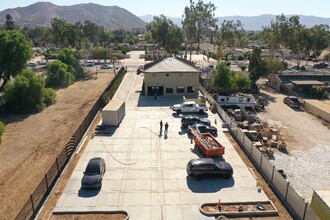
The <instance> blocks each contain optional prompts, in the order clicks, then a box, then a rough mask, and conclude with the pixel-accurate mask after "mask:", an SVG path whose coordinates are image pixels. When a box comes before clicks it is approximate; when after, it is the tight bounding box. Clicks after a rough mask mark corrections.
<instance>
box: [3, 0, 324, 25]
mask: <svg viewBox="0 0 330 220" xmlns="http://www.w3.org/2000/svg"><path fill="white" fill-rule="evenodd" d="M7 14H10V15H11V16H12V17H13V21H14V22H15V24H18V25H21V26H51V19H52V18H60V19H64V20H66V21H67V22H69V23H72V24H74V23H76V22H79V21H80V22H81V23H83V22H84V21H86V20H89V21H91V22H93V23H95V24H97V25H101V26H104V27H105V28H106V29H110V30H111V29H126V30H127V29H132V28H145V25H146V24H147V23H149V22H151V21H152V20H153V17H154V15H151V14H147V15H143V16H140V17H138V16H136V15H134V14H133V13H131V12H129V11H128V10H126V9H124V8H121V7H118V6H102V5H99V4H94V3H83V4H76V5H71V6H58V5H55V4H53V3H50V2H37V3H34V4H32V5H29V6H26V7H17V8H10V9H6V10H3V11H0V24H4V23H5V16H6V15H7ZM165 16H166V15H165ZM286 16H287V17H290V16H292V15H286ZM298 16H299V18H300V23H301V24H303V25H305V26H306V27H312V26H314V25H317V24H326V25H329V26H330V18H323V17H317V16H313V15H298ZM166 17H167V18H169V19H170V20H172V21H173V23H174V24H176V25H177V26H179V27H181V26H182V24H181V20H182V18H181V17H170V16H166ZM1 18H2V19H1ZM275 19H276V15H271V14H262V15H258V16H239V15H235V16H223V17H218V22H217V25H218V26H221V23H222V22H223V21H224V20H234V21H236V20H240V21H241V23H242V24H243V28H244V29H245V30H247V31H250V30H251V31H258V30H261V28H262V27H264V26H268V25H270V22H271V21H272V20H275Z"/></svg>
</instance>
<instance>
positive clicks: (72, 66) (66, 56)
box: [57, 48, 84, 79]
mask: <svg viewBox="0 0 330 220" xmlns="http://www.w3.org/2000/svg"><path fill="white" fill-rule="evenodd" d="M57 59H58V60H59V61H61V62H62V63H65V64H66V65H68V71H70V72H72V73H73V75H74V77H75V79H79V78H80V77H83V76H84V71H83V68H82V66H81V64H80V63H79V56H78V53H77V52H75V51H73V50H71V49H69V48H64V49H63V50H62V51H61V52H60V53H59V55H58V58H57Z"/></svg>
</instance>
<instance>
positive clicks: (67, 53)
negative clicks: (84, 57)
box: [0, 30, 85, 113]
mask: <svg viewBox="0 0 330 220" xmlns="http://www.w3.org/2000/svg"><path fill="white" fill-rule="evenodd" d="M0 48H1V50H0V69H1V75H0V76H1V79H2V80H3V82H2V85H1V88H2V89H3V91H4V98H5V109H6V110H7V111H8V112H12V113H15V112H16V113H29V112H35V111H41V110H42V109H44V108H45V107H47V106H49V105H51V104H53V103H54V102H55V101H56V93H55V90H53V89H52V88H58V87H67V86H69V85H71V84H72V83H73V82H74V81H76V80H78V79H80V78H82V77H84V74H85V73H84V71H83V67H82V66H81V64H80V63H79V56H78V52H76V50H72V49H68V48H65V49H63V50H62V51H61V52H60V53H59V55H58V59H57V60H55V61H53V62H50V63H48V64H47V77H46V80H45V78H44V77H43V76H38V75H37V74H36V73H35V72H33V71H32V70H29V69H26V63H27V60H29V59H30V57H31V55H32V44H31V42H30V40H29V39H28V38H26V36H24V34H22V33H20V32H19V31H16V30H7V31H0ZM12 78H15V80H11V79H12Z"/></svg>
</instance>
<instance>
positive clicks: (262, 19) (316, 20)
mask: <svg viewBox="0 0 330 220" xmlns="http://www.w3.org/2000/svg"><path fill="white" fill-rule="evenodd" d="M286 16H287V17H291V16H292V15H286ZM298 16H299V20H300V23H301V24H303V25H306V27H312V26H314V25H317V24H327V25H329V26H330V18H321V17H316V16H306V15H298ZM140 18H141V19H142V20H144V21H145V22H147V23H148V22H151V21H152V20H153V15H145V16H141V17H140ZM167 18H169V19H171V20H172V21H173V23H174V24H176V25H178V26H179V27H181V26H182V25H181V20H182V19H181V18H178V17H167ZM275 19H276V15H268V14H264V15H259V16H250V17H249V16H225V17H218V23H217V24H218V26H220V25H221V23H222V22H223V21H224V20H234V21H237V20H240V21H241V23H242V24H243V25H244V26H243V27H244V29H245V30H247V31H257V30H261V28H262V27H263V26H267V25H270V22H271V21H272V20H275Z"/></svg>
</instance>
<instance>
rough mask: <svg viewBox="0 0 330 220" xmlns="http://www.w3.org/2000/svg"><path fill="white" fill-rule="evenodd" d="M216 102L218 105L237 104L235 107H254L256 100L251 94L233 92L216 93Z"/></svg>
mask: <svg viewBox="0 0 330 220" xmlns="http://www.w3.org/2000/svg"><path fill="white" fill-rule="evenodd" d="M217 103H218V104H219V105H220V106H237V107H252V108H253V107H255V106H256V105H257V102H256V100H255V98H254V97H253V95H251V94H243V93H235V94H232V95H220V94H217Z"/></svg>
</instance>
